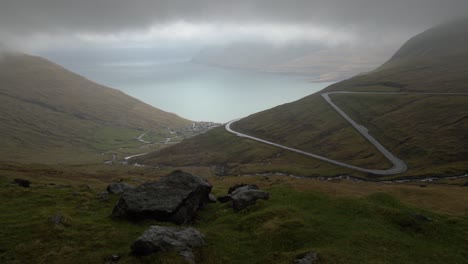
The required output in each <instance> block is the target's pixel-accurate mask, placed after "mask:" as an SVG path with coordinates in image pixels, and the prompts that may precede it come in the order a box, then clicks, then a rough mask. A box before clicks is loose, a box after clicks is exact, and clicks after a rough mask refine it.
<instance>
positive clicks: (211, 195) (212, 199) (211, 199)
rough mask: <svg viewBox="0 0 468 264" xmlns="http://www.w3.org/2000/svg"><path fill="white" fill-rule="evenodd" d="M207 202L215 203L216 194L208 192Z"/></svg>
mask: <svg viewBox="0 0 468 264" xmlns="http://www.w3.org/2000/svg"><path fill="white" fill-rule="evenodd" d="M208 202H209V203H217V202H218V199H217V198H216V196H214V195H213V194H211V193H210V194H209V195H208Z"/></svg>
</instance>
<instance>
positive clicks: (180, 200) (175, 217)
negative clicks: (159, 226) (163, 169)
mask: <svg viewBox="0 0 468 264" xmlns="http://www.w3.org/2000/svg"><path fill="white" fill-rule="evenodd" d="M211 188H212V186H211V184H209V183H208V182H207V181H205V180H204V179H202V178H200V177H198V176H194V175H191V174H189V173H185V172H182V171H174V172H172V173H171V174H169V175H167V176H164V177H162V178H161V179H160V180H159V181H157V182H148V183H144V184H142V185H140V186H138V187H136V188H134V189H130V190H128V191H126V192H124V193H123V194H122V196H121V197H120V199H119V201H118V203H117V205H115V207H114V210H113V211H112V216H114V217H117V218H124V219H129V220H135V221H138V220H144V219H154V220H157V221H162V222H172V223H175V224H187V223H191V222H192V221H193V219H194V218H195V216H196V213H197V211H198V210H199V209H200V208H201V207H203V206H204V205H205V204H206V203H208V201H209V194H210V192H211Z"/></svg>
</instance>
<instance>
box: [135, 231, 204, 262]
mask: <svg viewBox="0 0 468 264" xmlns="http://www.w3.org/2000/svg"><path fill="white" fill-rule="evenodd" d="M204 237H205V236H204V235H203V234H202V233H200V232H199V231H198V230H196V229H193V228H175V227H164V226H150V227H149V229H147V230H146V231H145V232H144V233H143V234H142V235H141V236H140V237H139V238H138V239H137V240H136V241H135V242H134V243H133V244H132V246H131V249H132V253H133V254H134V255H148V254H152V253H158V252H174V251H175V252H178V253H179V254H180V255H181V256H183V257H184V258H185V259H186V260H187V262H189V263H195V261H194V256H193V252H192V248H194V247H201V246H203V245H205V241H204Z"/></svg>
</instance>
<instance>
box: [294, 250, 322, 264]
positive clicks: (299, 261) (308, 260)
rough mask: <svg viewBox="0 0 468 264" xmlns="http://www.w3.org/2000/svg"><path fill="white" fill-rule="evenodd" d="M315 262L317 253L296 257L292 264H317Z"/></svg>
mask: <svg viewBox="0 0 468 264" xmlns="http://www.w3.org/2000/svg"><path fill="white" fill-rule="evenodd" d="M317 260H318V255H317V253H315V252H309V253H306V254H303V255H301V256H298V257H297V258H296V259H295V260H294V264H313V263H317Z"/></svg>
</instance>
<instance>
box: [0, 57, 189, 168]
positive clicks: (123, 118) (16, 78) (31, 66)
mask: <svg viewBox="0 0 468 264" xmlns="http://www.w3.org/2000/svg"><path fill="white" fill-rule="evenodd" d="M0 119H1V124H2V125H1V126H0V137H1V141H0V148H1V149H2V152H1V154H0V158H1V159H3V160H14V161H37V162H64V161H67V162H74V159H75V158H76V157H78V156H79V157H84V156H87V155H88V154H93V155H91V156H89V158H90V159H93V158H95V156H96V155H99V154H100V153H103V152H106V151H108V150H111V149H113V148H115V149H118V148H120V147H127V146H128V147H132V146H134V145H136V143H138V142H137V141H136V140H134V137H138V136H139V135H140V134H142V133H143V132H150V133H152V134H153V135H154V136H155V137H156V134H161V135H160V136H161V137H163V136H165V134H167V133H168V132H169V131H168V129H172V130H177V129H179V128H182V127H185V126H188V125H191V122H190V121H188V120H185V119H183V118H181V117H178V116H177V115H175V114H172V113H167V112H164V111H161V110H159V109H156V108H153V107H151V106H149V105H147V104H145V103H143V102H141V101H138V100H137V99H135V98H132V97H130V96H127V95H126V94H124V93H122V92H120V91H118V90H115V89H111V88H107V87H104V86H101V85H98V84H96V83H93V82H91V81H89V80H87V79H85V78H83V77H81V76H79V75H76V74H74V73H72V72H70V71H68V70H66V69H64V68H62V67H61V66H59V65H56V64H54V63H52V62H50V61H47V60H45V59H43V58H40V57H35V56H29V55H24V54H9V55H5V56H3V57H2V58H1V59H0Z"/></svg>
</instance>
